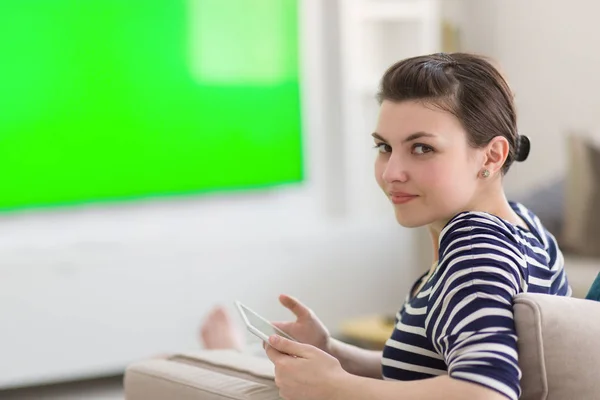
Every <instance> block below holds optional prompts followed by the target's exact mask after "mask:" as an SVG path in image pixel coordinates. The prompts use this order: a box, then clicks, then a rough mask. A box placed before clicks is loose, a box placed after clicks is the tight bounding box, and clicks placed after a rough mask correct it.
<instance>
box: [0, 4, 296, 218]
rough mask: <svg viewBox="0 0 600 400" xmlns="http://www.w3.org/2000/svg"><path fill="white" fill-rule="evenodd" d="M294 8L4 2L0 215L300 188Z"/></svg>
mask: <svg viewBox="0 0 600 400" xmlns="http://www.w3.org/2000/svg"><path fill="white" fill-rule="evenodd" d="M297 1H298V0H187V1H184V0H3V1H1V2H0V171H1V173H0V177H1V178H0V179H1V183H0V211H10V210H16V209H30V208H40V207H44V208H45V207H55V206H65V205H74V204H82V203H97V202H118V201H125V200H128V201H129V200H132V199H140V198H148V197H150V198H152V197H165V196H167V197H168V196H180V195H191V194H202V193H208V192H215V191H230V190H248V189H255V188H265V187H270V186H276V185H281V184H288V183H296V182H300V181H302V179H303V165H302V161H303V157H302V141H301V109H300V88H299V68H298V64H299V63H298V61H299V43H298V42H299V37H298V4H297Z"/></svg>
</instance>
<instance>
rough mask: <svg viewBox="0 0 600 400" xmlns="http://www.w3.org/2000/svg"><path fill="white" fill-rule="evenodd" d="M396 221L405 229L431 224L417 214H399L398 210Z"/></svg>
mask: <svg viewBox="0 0 600 400" xmlns="http://www.w3.org/2000/svg"><path fill="white" fill-rule="evenodd" d="M396 221H398V223H399V224H400V225H402V226H403V227H405V228H419V227H421V226H425V225H429V223H430V222H431V221H430V220H429V219H427V218H423V216H421V215H419V214H417V213H408V212H398V210H396Z"/></svg>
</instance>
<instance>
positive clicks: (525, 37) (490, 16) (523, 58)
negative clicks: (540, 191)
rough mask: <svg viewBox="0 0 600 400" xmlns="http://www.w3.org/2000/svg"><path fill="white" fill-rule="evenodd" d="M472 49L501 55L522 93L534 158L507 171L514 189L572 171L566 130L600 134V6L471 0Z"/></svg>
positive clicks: (467, 46) (467, 24)
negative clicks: (599, 47)
mask: <svg viewBox="0 0 600 400" xmlns="http://www.w3.org/2000/svg"><path fill="white" fill-rule="evenodd" d="M462 7H463V10H464V13H463V14H462V15H463V17H462V18H460V20H461V27H462V31H463V32H462V33H463V35H462V38H463V45H464V50H467V51H476V52H480V53H483V54H486V55H490V56H492V57H494V58H495V59H496V60H498V61H499V62H500V64H501V66H502V67H503V69H504V72H505V73H506V75H507V77H508V80H509V83H510V84H511V86H512V87H513V89H514V91H515V93H516V103H517V107H518V112H519V126H520V129H521V132H522V133H523V134H525V135H528V136H529V137H530V138H531V139H532V151H531V154H530V158H529V159H528V160H527V161H526V162H525V163H523V164H515V168H514V169H513V170H512V172H511V173H509V174H508V175H507V178H506V187H507V191H508V192H509V193H510V192H513V193H514V192H521V191H525V190H527V189H528V188H530V187H535V186H543V185H544V184H546V183H548V182H551V181H552V180H554V179H555V178H557V177H559V176H561V175H562V174H563V173H564V170H565V165H566V155H565V152H564V148H565V140H564V135H565V133H566V132H567V131H569V130H573V129H575V130H579V129H583V130H596V134H598V135H600V130H598V128H599V127H600V115H599V114H598V110H600V96H598V91H599V90H600V74H598V65H600V52H598V46H599V45H600V25H598V19H597V16H598V15H599V13H600V3H598V2H594V1H588V0H573V1H561V0H527V1H522V0H485V1H481V0H463V4H462Z"/></svg>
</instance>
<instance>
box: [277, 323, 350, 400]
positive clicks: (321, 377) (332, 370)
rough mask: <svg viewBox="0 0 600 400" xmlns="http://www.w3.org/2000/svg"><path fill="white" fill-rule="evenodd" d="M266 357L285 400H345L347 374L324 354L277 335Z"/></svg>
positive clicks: (348, 377)
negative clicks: (272, 367) (273, 368)
mask: <svg viewBox="0 0 600 400" xmlns="http://www.w3.org/2000/svg"><path fill="white" fill-rule="evenodd" d="M266 351H267V356H268V357H269V359H270V360H271V361H272V362H273V364H275V384H276V385H277V387H278V388H279V395H280V396H281V397H282V398H283V399H284V400H322V399H327V400H337V399H343V398H344V397H345V396H344V395H343V394H342V391H343V390H344V388H345V387H346V386H347V385H346V382H347V381H348V380H349V379H350V374H348V373H347V372H346V371H344V370H343V369H342V366H341V365H340V362H339V361H338V360H337V359H336V358H334V357H333V356H331V355H329V354H327V353H325V352H324V351H322V350H320V349H318V348H316V347H315V346H311V345H309V344H303V343H298V342H294V341H291V340H288V339H286V338H283V337H281V336H278V335H273V336H271V337H270V338H269V343H268V345H267V346H266Z"/></svg>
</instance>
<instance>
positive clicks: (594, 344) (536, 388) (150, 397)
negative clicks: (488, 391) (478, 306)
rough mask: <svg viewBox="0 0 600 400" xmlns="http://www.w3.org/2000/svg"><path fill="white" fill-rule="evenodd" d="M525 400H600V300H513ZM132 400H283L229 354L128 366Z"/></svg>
mask: <svg viewBox="0 0 600 400" xmlns="http://www.w3.org/2000/svg"><path fill="white" fill-rule="evenodd" d="M514 311H515V323H516V328H517V335H518V338H519V340H518V346H519V348H518V351H519V364H520V367H521V370H522V372H523V376H522V379H521V386H522V391H523V393H522V396H521V398H522V399H524V400H542V399H543V400H567V399H569V400H570V399H574V400H586V399H589V400H593V399H600V373H599V371H600V339H598V338H600V302H596V301H591V300H585V299H579V298H567V297H557V296H549V295H543V294H530V293H525V294H519V295H518V296H516V297H515V299H514ZM124 387H125V395H126V399H127V400H159V399H178V400H224V399H230V400H231V399H235V400H271V399H279V396H278V390H277V387H276V386H275V384H274V379H273V365H272V364H271V363H270V361H269V360H268V359H266V358H262V357H257V356H253V355H251V354H244V353H239V352H236V351H228V350H219V351H216V350H213V351H197V352H190V353H182V354H175V355H172V356H169V357H166V358H162V359H150V360H143V361H140V362H137V363H134V364H132V365H130V366H129V367H128V368H127V370H126V373H125V377H124Z"/></svg>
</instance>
